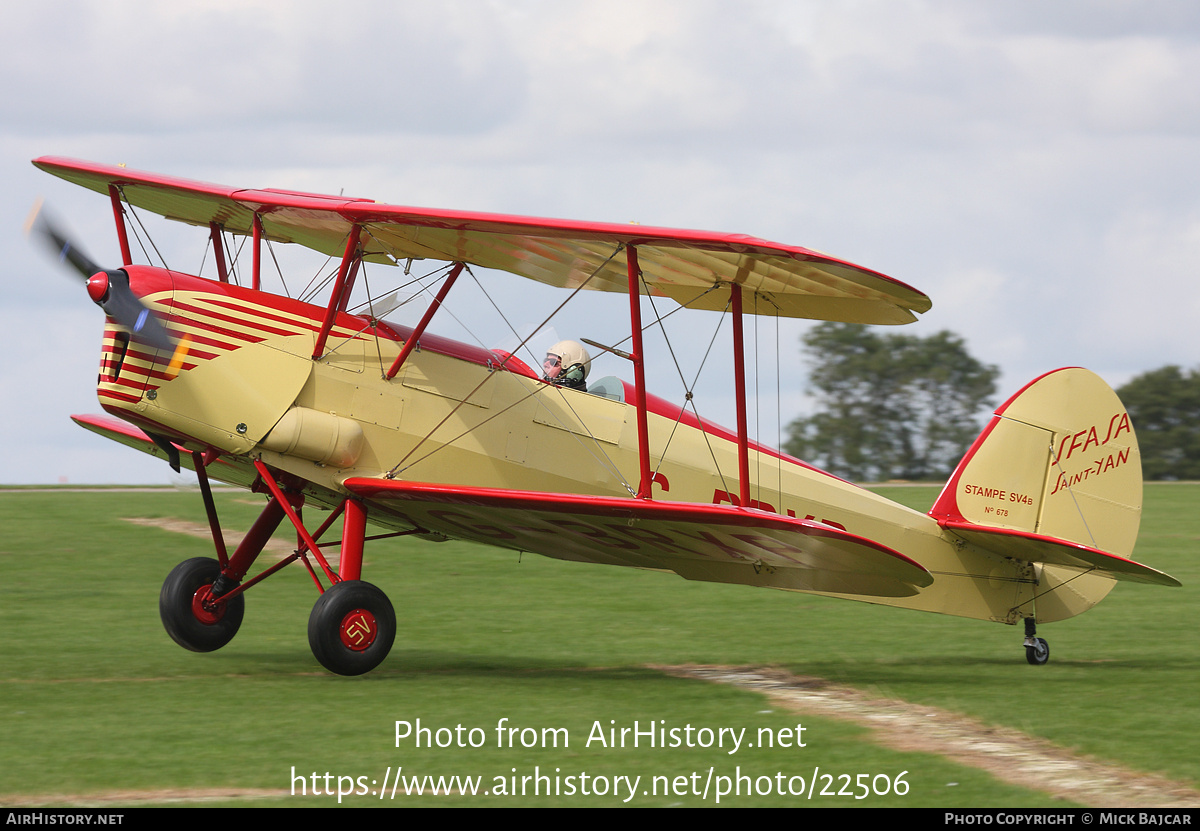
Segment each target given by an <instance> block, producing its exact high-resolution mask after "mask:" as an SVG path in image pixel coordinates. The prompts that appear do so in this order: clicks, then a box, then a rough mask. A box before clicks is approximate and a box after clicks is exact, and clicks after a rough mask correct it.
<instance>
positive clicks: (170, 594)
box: [158, 557, 246, 652]
mask: <svg viewBox="0 0 1200 831" xmlns="http://www.w3.org/2000/svg"><path fill="white" fill-rule="evenodd" d="M220 574H221V564H220V563H218V562H217V561H216V560H211V559H209V558H207V557H194V558H192V559H190V560H184V561H183V562H182V563H180V564H179V565H177V566H175V568H173V569H172V570H171V573H170V574H168V575H167V579H166V580H164V581H163V587H162V592H160V593H159V595H158V614H159V616H160V617H162V622H163V627H164V628H166V630H167V634H168V635H170V636H171V640H173V641H175V643H177V644H179V645H180V646H182V647H183V648H184V649H190V650H191V651H193V652H212V651H214V650H217V649H220V648H221V647H222V646H224V645H225V644H227V643H229V642H230V641H231V640H233V636H234V635H236V634H237V631H238V628H239V627H241V625H242V616H243V615H244V614H245V613H246V598H245V597H244V596H243V595H240V594H239V595H235V596H234V597H233V598H232V599H230V600H228V601H221V602H219V603H217V604H216V605H215V606H210V607H208V608H205V607H204V606H202V605H201V600H202V599H203V598H202V597H200V596H199V593H200V592H201V590H204V589H207V588H208V587H209V586H211V585H212V583H213V581H214V580H216V579H217V577H218V576H219V575H220Z"/></svg>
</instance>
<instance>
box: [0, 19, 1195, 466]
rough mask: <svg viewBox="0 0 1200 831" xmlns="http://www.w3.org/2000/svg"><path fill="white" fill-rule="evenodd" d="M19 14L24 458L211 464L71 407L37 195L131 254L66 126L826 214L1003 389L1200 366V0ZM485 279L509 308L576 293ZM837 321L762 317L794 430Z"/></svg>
mask: <svg viewBox="0 0 1200 831" xmlns="http://www.w3.org/2000/svg"><path fill="white" fill-rule="evenodd" d="M0 31H2V32H4V37H5V45H4V49H3V50H0V81H2V82H3V89H4V90H5V93H4V95H3V97H0V166H2V172H3V178H4V182H5V183H6V187H5V189H4V196H3V199H2V200H0V204H2V206H3V207H2V213H0V245H2V246H3V250H4V252H5V254H6V257H7V268H6V271H7V274H6V275H5V276H4V278H3V285H4V288H5V290H4V299H3V302H2V303H0V322H2V325H3V331H4V333H5V341H6V342H7V345H8V349H6V350H5V351H4V353H3V355H2V356H0V431H2V432H0V434H2V435H4V436H5V437H6V443H7V447H6V448H5V451H4V452H3V453H0V484H14V483H54V482H69V483H102V482H123V483H177V484H182V483H184V482H185V481H190V478H186V479H185V478H182V477H180V476H178V475H176V474H173V473H171V472H170V470H169V469H168V468H167V466H166V464H165V463H164V462H162V461H160V460H157V459H152V458H150V457H144V456H141V455H140V454H137V453H134V452H133V451H130V450H127V449H125V448H122V447H120V446H118V445H115V444H112V443H110V442H107V441H106V440H104V439H102V438H100V437H97V436H94V435H92V434H90V433H87V432H86V431H83V430H81V429H80V428H78V427H76V426H75V425H74V424H73V423H72V422H71V421H70V419H69V416H70V415H71V414H72V413H92V412H99V411H100V409H99V405H98V403H97V401H96V396H95V389H94V380H95V373H96V368H97V365H98V360H99V338H100V332H101V330H102V327H103V317H102V314H101V312H100V311H99V310H98V309H97V308H96V307H95V306H94V305H92V304H91V303H90V302H89V301H88V299H87V297H86V294H85V293H84V291H83V289H82V286H81V285H80V284H79V283H78V282H77V281H74V280H73V279H71V278H70V277H69V276H68V275H66V274H64V273H62V272H61V271H60V269H59V267H58V266H57V265H56V264H54V263H52V262H49V261H48V260H47V258H46V257H44V256H43V255H42V253H41V252H40V251H39V250H37V249H35V248H34V247H33V246H32V245H30V243H29V241H28V240H27V239H26V238H25V236H24V234H23V232H22V225H23V223H24V220H25V217H26V216H27V214H28V212H29V210H30V207H31V206H32V204H33V203H34V201H35V200H36V199H38V198H39V197H44V198H45V199H46V200H47V203H48V204H50V205H52V206H53V209H54V211H55V212H56V214H57V215H58V216H60V217H62V218H63V219H64V220H65V221H66V223H67V224H68V225H69V227H70V228H71V229H72V230H73V232H74V233H75V235H76V236H77V238H78V239H79V240H80V241H81V243H82V245H83V246H84V247H85V249H87V250H88V252H89V253H90V254H91V255H92V257H93V259H96V260H98V261H100V262H105V263H114V264H116V260H117V258H118V252H117V246H116V237H115V233H114V230H113V221H112V214H111V210H110V208H109V205H108V203H107V201H106V200H105V199H104V198H103V197H100V196H98V195H97V194H94V193H91V192H89V191H83V190H81V189H79V188H75V187H73V186H71V185H69V184H67V183H66V182H63V181H61V180H58V179H55V178H54V177H51V176H48V175H47V174H44V173H41V172H40V171H38V170H36V169H35V168H34V167H33V166H32V165H30V163H29V162H30V160H31V159H33V158H35V157H38V156H42V155H61V156H70V157H75V158H80V159H86V160H91V161H97V162H103V163H109V164H119V163H124V164H126V165H128V166H129V167H131V168H136V169H141V170H147V171H154V172H159V173H165V174H170V175H174V176H180V177H184V178H190V179H198V180H202V181H210V182H217V183H221V184H226V185H232V186H237V187H247V188H257V187H274V188H284V189H292V190H304V191H311V192H317V193H332V194H337V193H344V194H346V195H352V196H360V197H366V198H371V199H375V200H378V201H381V202H388V203H392V204H402V205H416V206H428V207H435V208H450V209H461V210H480V211H496V212H501V213H510V214H529V215H535V216H547V217H564V218H572V219H581V220H596V221H613V222H631V221H632V222H640V223H642V224H646V225H656V226H668V227H680V228H700V229H707V230H713V231H721V232H729V233H745V234H750V235H753V236H757V237H762V238H765V239H769V240H775V241H778V242H781V243H786V244H790V245H802V246H806V247H809V248H815V249H818V250H821V251H826V252H829V253H831V254H833V255H835V256H837V257H841V258H844V259H848V260H850V261H852V262H856V263H859V264H861V265H864V266H866V267H868V268H871V269H874V270H877V271H881V272H883V273H885V274H888V275H890V276H892V277H894V278H896V279H898V280H901V281H903V282H905V283H908V284H910V285H912V286H915V287H916V288H919V289H920V290H922V291H924V292H925V293H926V294H928V295H929V296H930V297H931V298H932V301H933V309H932V310H931V311H930V312H928V313H927V314H925V315H923V316H922V318H921V320H920V321H919V322H917V323H915V324H911V325H910V326H908V327H905V329H904V330H903V331H905V332H906V333H908V334H913V335H919V336H928V335H932V334H934V333H936V332H938V331H941V330H946V329H948V330H951V331H953V332H955V333H956V334H958V335H960V336H961V337H963V338H964V340H965V341H966V343H967V346H968V349H969V350H970V352H971V354H972V355H973V356H974V357H975V358H977V359H979V360H980V361H983V362H984V363H989V364H995V365H997V366H998V367H999V368H1000V369H1001V372H1002V375H1001V378H1002V380H1001V389H1000V390H999V391H998V396H997V398H998V401H997V403H998V402H999V401H1002V400H1003V399H1004V398H1006V397H1007V396H1008V395H1009V394H1010V393H1011V392H1013V391H1015V390H1016V389H1018V388H1019V387H1020V386H1021V385H1023V384H1024V383H1025V382H1026V381H1028V380H1030V379H1031V378H1033V377H1035V376H1037V375H1039V374H1041V373H1042V372H1045V371H1047V370H1050V369H1054V368H1056V367H1059V366H1086V367H1088V368H1090V369H1092V370H1094V371H1096V372H1097V373H1099V374H1100V375H1101V376H1102V377H1103V378H1105V380H1107V381H1108V382H1109V383H1110V384H1112V385H1113V386H1119V385H1120V384H1122V383H1124V382H1126V381H1128V380H1129V379H1130V378H1132V377H1134V376H1136V375H1138V374H1139V373H1142V372H1146V371H1149V370H1152V369H1156V368H1159V367H1161V366H1164V365H1168V364H1177V365H1181V366H1184V367H1194V366H1196V365H1197V364H1200V338H1198V337H1197V334H1196V328H1197V322H1198V321H1200V314H1198V312H1200V287H1198V286H1197V285H1196V283H1197V280H1196V277H1197V274H1198V271H1200V187H1198V185H1200V91H1198V89H1197V86H1196V83H1195V79H1196V78H1197V77H1200V4H1196V3H1193V2H1190V0H1169V1H1164V0H1137V2H1133V1H1132V0H1131V1H1130V2H1118V0H1086V2H1085V0H1056V2H1054V3H1040V2H1022V1H1021V0H1002V1H1001V0H997V1H996V2H992V0H978V1H977V2H971V1H970V0H946V1H945V2H939V1H938V0H932V1H925V2H923V1H921V0H838V2H810V1H807V0H779V1H778V2H774V1H773V0H738V2H733V0H636V2H625V0H604V2H583V1H582V0H552V1H551V0H458V1H457V2H456V1H455V0H441V2H438V3H426V2H420V3H418V2H395V3H381V2H358V1H357V0H339V2H337V3H324V2H316V0H293V2H288V3H278V2H257V1H256V0H237V2H232V0H230V1H229V2H179V3H169V4H168V3H158V2H143V0H104V2H88V1H87V0H79V1H78V2H55V1H54V0H49V2H42V3H38V4H18V3H7V4H4V5H3V7H2V8H0ZM152 219H153V218H148V225H149V226H150V228H151V231H152V233H154V234H155V239H156V241H157V242H158V244H159V247H160V249H161V250H162V253H163V255H164V256H165V257H166V259H167V261H168V262H169V263H170V264H171V265H172V266H173V267H176V268H182V269H183V270H192V271H195V270H196V269H198V268H199V264H200V262H201V260H202V259H203V257H204V244H205V240H204V239H203V235H202V234H200V233H198V232H196V231H194V230H192V229H186V228H181V227H162V226H161V225H158V226H155V225H150V221H152ZM159 229H161V233H162V235H163V236H162V237H161V238H160V237H159V236H158V234H159V232H160V231H159ZM139 261H144V260H142V259H140V258H139ZM209 263H210V264H211V256H210V257H209ZM304 267H306V268H307V267H309V266H307V265H305V266H304ZM318 267H319V266H318ZM393 271H394V270H393ZM391 276H392V275H385V274H383V273H382V272H380V273H379V277H378V278H377V279H378V280H380V281H382V280H383V279H385V277H386V278H390V277H391ZM372 277H373V279H375V275H374V273H372ZM481 285H484V286H485V287H486V288H487V289H488V293H489V295H492V296H494V297H495V299H497V300H498V301H505V302H507V303H509V304H511V305H512V306H513V307H514V310H513V311H511V312H509V313H508V314H509V317H508V321H509V323H511V324H512V325H513V326H515V327H516V328H518V329H520V328H521V327H522V326H530V325H534V324H536V323H539V322H541V320H542V317H543V310H545V309H549V308H552V307H553V306H554V305H556V304H557V303H558V302H559V301H560V300H561V299H562V295H561V294H557V295H556V294H555V293H554V291H553V290H550V289H544V288H543V287H541V286H533V285H531V284H529V283H528V282H527V281H520V280H518V279H516V278H511V279H509V278H507V277H502V276H500V275H481ZM472 288H473V287H472ZM452 300H453V301H454V303H457V305H453V304H451V305H450V306H448V309H449V310H453V311H455V314H454V315H453V316H452V318H453V319H444V318H442V317H440V316H439V318H435V323H434V325H433V326H432V329H433V330H434V331H437V332H439V333H442V334H447V335H449V336H451V337H459V338H461V339H471V338H478V339H479V342H482V343H484V344H485V345H487V346H500V345H504V344H505V343H506V340H507V341H511V340H512V337H511V331H510V330H509V329H508V324H505V323H501V322H498V321H497V320H495V319H494V318H489V317H488V315H490V314H491V311H490V302H489V301H488V300H487V299H486V298H484V297H483V296H482V295H481V294H478V293H476V294H472V293H471V291H464V292H462V293H461V296H459V294H458V293H457V289H456V293H455V294H454V295H453V297H452ZM410 308H411V309H416V311H415V312H411V311H405V312H402V313H401V316H399V317H398V318H397V319H398V320H399V322H402V323H410V324H411V322H413V321H412V320H409V319H406V318H405V317H403V314H410V313H411V314H413V320H415V318H416V317H419V314H420V311H421V309H420V308H418V307H417V305H416V304H410V307H406V309H410ZM626 314H627V312H626V311H624V306H623V301H622V300H621V298H620V297H619V296H615V295H613V296H599V297H597V296H595V295H592V296H590V297H588V298H586V299H585V301H583V305H582V308H578V309H575V308H572V309H571V310H570V311H568V313H567V314H566V315H565V316H564V317H563V318H561V319H559V320H556V321H554V322H553V326H554V328H555V332H556V333H557V334H559V335H561V336H563V337H568V336H569V337H580V336H582V337H593V338H594V339H597V340H601V341H603V340H604V339H605V338H609V339H613V340H615V339H617V338H619V337H621V335H620V334H618V333H619V332H620V331H623V330H622V329H621V326H622V324H627V317H626ZM677 317H679V316H677ZM719 320H720V316H719V315H717V314H716V313H696V316H695V317H694V318H692V319H689V320H688V321H687V322H686V323H681V324H678V332H677V333H676V334H675V335H674V337H677V338H678V341H677V343H678V349H679V352H678V354H680V355H684V356H686V358H687V359H689V360H691V361H692V365H689V366H686V367H685V368H684V370H683V373H682V374H683V376H684V378H685V379H686V380H687V383H681V381H680V380H679V373H677V372H676V370H675V368H674V361H673V360H671V359H670V354H669V353H668V352H667V351H666V350H665V348H664V349H660V350H659V351H658V352H657V353H656V357H655V358H654V359H653V361H652V363H651V365H650V366H649V368H648V382H649V386H650V388H651V390H652V391H655V392H658V393H659V394H662V395H664V397H667V398H672V399H675V400H679V399H682V397H683V392H684V390H685V389H686V388H688V387H689V386H690V379H691V377H692V375H693V373H694V372H695V371H696V364H698V362H699V361H700V359H701V357H702V356H703V355H704V354H705V353H706V352H707V351H708V344H709V343H710V341H711V342H712V343H714V344H715V346H714V350H713V353H712V354H713V357H712V359H711V360H710V361H708V362H706V363H705V366H704V379H705V380H704V381H703V382H702V383H701V384H699V385H697V387H696V388H697V389H698V390H700V391H701V392H698V394H697V400H698V402H700V401H702V402H703V409H702V410H701V414H702V415H707V416H710V417H712V418H714V419H715V420H717V421H719V422H722V423H726V424H732V422H733V418H734V416H733V403H732V395H731V389H730V388H731V386H732V382H731V380H730V379H731V370H730V369H728V366H729V364H728V360H727V354H725V353H727V352H728V346H727V344H728V324H727V323H726V324H725V327H726V328H724V329H723V330H721V331H720V332H719V333H718V334H717V336H716V340H715V341H714V340H712V338H713V328H714V327H715V326H716V325H717V324H718V322H719ZM459 321H462V322H463V323H464V324H466V325H468V326H470V327H476V326H479V327H482V328H481V331H478V333H477V334H475V335H468V334H466V333H465V330H464V331H461V332H460V331H459V330H458V328H457V327H458V325H459ZM811 325H812V324H809V323H807V322H797V321H787V322H784V323H783V324H780V325H779V326H778V327H776V326H775V324H774V322H767V321H763V322H761V326H762V328H761V329H756V330H755V331H754V340H755V344H754V354H755V356H756V357H755V358H754V365H755V368H757V369H759V370H760V374H759V375H758V376H756V379H755V382H754V389H756V390H757V391H758V395H757V396H756V399H755V402H754V403H753V405H752V416H751V419H752V427H751V429H752V432H755V433H756V434H757V435H759V436H760V437H761V438H762V439H763V440H764V441H767V442H768V443H771V444H776V443H778V441H779V440H780V437H782V438H785V436H783V432H782V430H783V427H781V425H782V426H786V424H787V423H788V422H789V421H790V420H791V419H793V418H795V417H796V416H799V415H802V414H805V412H806V408H811V399H810V398H809V397H808V396H807V394H806V391H807V380H806V365H805V363H804V359H803V356H802V354H801V349H800V343H799V338H800V337H801V336H802V335H803V333H804V332H805V331H806V330H807V328H808V327H809V326H811ZM626 328H627V327H626ZM543 337H544V338H545V337H549V334H546V333H543ZM776 347H777V348H776ZM776 352H778V360H776V357H775V355H776ZM767 353H770V354H769V356H768V355H767ZM759 354H761V355H762V358H761V360H760V359H759V358H758V357H757V356H758V355H759ZM605 361H608V362H609V363H605ZM600 373H603V374H623V375H626V376H628V375H629V372H628V367H627V366H624V365H621V363H620V361H619V359H616V358H606V359H603V360H600V359H598V360H597V363H596V365H595V366H594V367H593V375H594V376H595V375H597V374H600ZM701 393H702V394H701ZM187 476H188V477H190V476H191V475H190V474H188V475H187Z"/></svg>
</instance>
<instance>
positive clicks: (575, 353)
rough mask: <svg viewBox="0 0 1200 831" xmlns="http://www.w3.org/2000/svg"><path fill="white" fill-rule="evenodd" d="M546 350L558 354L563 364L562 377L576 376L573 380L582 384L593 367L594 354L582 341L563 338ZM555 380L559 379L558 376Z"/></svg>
mask: <svg viewBox="0 0 1200 831" xmlns="http://www.w3.org/2000/svg"><path fill="white" fill-rule="evenodd" d="M546 351H547V353H548V354H551V355H557V356H558V359H559V361H560V363H561V365H562V372H561V374H560V377H567V376H574V377H572V379H571V380H574V381H577V382H578V383H580V384H582V383H583V381H584V380H585V379H586V378H587V374H588V370H590V369H591V368H592V356H591V355H589V354H588V351H587V350H586V349H584V348H583V344H582V343H579V342H578V341H573V340H561V341H559V342H558V343H556V344H554V346H551V347H550V348H549V349H548V350H546ZM576 367H578V369H576ZM572 370H574V372H572ZM555 380H556V381H557V380H558V379H557V378H556V379H555Z"/></svg>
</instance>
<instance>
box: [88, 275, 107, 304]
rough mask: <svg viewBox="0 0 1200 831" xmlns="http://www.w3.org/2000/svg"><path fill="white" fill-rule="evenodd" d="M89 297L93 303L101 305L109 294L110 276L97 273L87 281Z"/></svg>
mask: <svg viewBox="0 0 1200 831" xmlns="http://www.w3.org/2000/svg"><path fill="white" fill-rule="evenodd" d="M87 290H88V297H90V298H92V302H93V303H100V302H102V301H103V300H104V298H105V296H106V295H107V294H108V275H107V274H105V273H104V272H103V271H97V272H96V273H95V274H93V275H92V276H91V277H89V278H88V281H87Z"/></svg>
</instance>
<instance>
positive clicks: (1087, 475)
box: [929, 368, 1142, 557]
mask: <svg viewBox="0 0 1200 831" xmlns="http://www.w3.org/2000/svg"><path fill="white" fill-rule="evenodd" d="M929 513H930V516H932V517H934V518H935V519H937V520H939V521H941V522H943V523H955V524H957V523H970V524H972V525H979V526H985V527H990V528H1002V529H1009V530H1012V531H1016V532H1024V533H1029V534H1039V535H1043V536H1047V537H1054V538H1057V539H1060V540H1067V541H1070V542H1075V543H1080V544H1082V545H1086V546H1090V547H1092V548H1097V549H1100V550H1102V551H1105V552H1109V553H1112V554H1117V555H1119V556H1121V557H1128V556H1129V555H1130V553H1132V551H1133V546H1134V542H1135V541H1136V540H1137V533H1138V526H1139V524H1140V522H1141V513H1142V463H1141V456H1140V455H1139V453H1138V446H1137V438H1136V436H1135V435H1134V431H1133V426H1132V424H1131V423H1130V421H1129V414H1128V413H1127V412H1126V411H1125V407H1124V405H1122V404H1121V401H1120V399H1119V398H1117V394H1116V393H1115V392H1113V390H1112V389H1111V388H1110V387H1109V386H1108V384H1106V383H1105V382H1104V381H1103V380H1101V379H1100V378H1099V376H1097V375H1095V374H1094V373H1092V372H1089V371H1088V370H1086V369H1078V368H1070V369H1059V370H1055V371H1054V372H1050V373H1047V374H1046V375H1043V376H1041V377H1040V378H1037V379H1036V380H1034V381H1032V382H1031V383H1030V384H1028V385H1027V386H1026V387H1025V388H1024V389H1022V390H1021V391H1020V392H1018V393H1017V394H1016V395H1014V396H1013V397H1012V398H1010V399H1009V400H1008V401H1007V402H1005V404H1004V405H1003V406H1002V407H1000V409H998V410H997V411H996V414H995V416H994V417H993V418H992V420H991V422H990V423H989V424H988V426H987V428H986V429H984V431H983V433H982V434H981V435H980V436H979V438H978V439H976V440H975V444H974V445H972V446H971V449H970V450H969V451H968V452H967V455H966V456H965V457H963V460H962V461H961V462H960V463H959V465H958V468H957V469H956V470H955V471H954V474H953V476H951V477H950V481H949V482H947V483H946V487H945V488H944V489H943V491H942V493H941V495H940V496H939V497H938V500H937V502H936V503H935V504H934V506H933V510H931V511H930V512H929Z"/></svg>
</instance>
